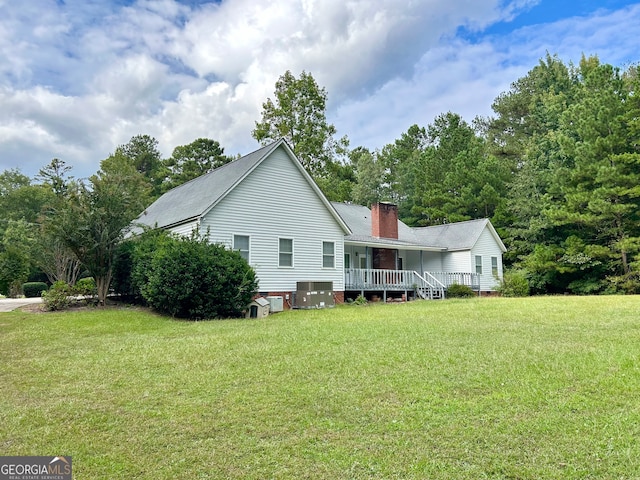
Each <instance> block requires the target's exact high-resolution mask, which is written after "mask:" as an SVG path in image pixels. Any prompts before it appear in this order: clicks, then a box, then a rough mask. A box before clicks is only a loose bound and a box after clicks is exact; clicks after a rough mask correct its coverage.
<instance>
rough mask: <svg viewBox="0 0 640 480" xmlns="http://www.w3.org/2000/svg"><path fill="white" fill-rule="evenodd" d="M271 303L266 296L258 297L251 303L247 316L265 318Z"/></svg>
mask: <svg viewBox="0 0 640 480" xmlns="http://www.w3.org/2000/svg"><path fill="white" fill-rule="evenodd" d="M269 310H270V305H269V302H268V301H267V299H266V298H264V297H258V298H256V299H255V300H254V301H253V302H251V303H250V304H249V310H248V311H247V318H264V317H267V316H268V315H269Z"/></svg>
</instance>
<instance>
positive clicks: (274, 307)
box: [267, 295, 284, 313]
mask: <svg viewBox="0 0 640 480" xmlns="http://www.w3.org/2000/svg"><path fill="white" fill-rule="evenodd" d="M267 300H268V301H269V305H271V311H272V312H274V313H275V312H282V311H283V310H284V301H283V300H282V296H281V295H273V296H269V297H267Z"/></svg>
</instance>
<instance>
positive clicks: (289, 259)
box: [278, 238, 293, 267]
mask: <svg viewBox="0 0 640 480" xmlns="http://www.w3.org/2000/svg"><path fill="white" fill-rule="evenodd" d="M278 253H279V256H278V266H279V267H293V239H291V238H281V239H280V244H279V247H278Z"/></svg>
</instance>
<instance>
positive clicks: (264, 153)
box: [134, 139, 350, 233]
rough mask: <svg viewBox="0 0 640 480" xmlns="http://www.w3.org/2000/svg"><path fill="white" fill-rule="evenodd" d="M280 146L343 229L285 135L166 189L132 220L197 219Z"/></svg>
mask: <svg viewBox="0 0 640 480" xmlns="http://www.w3.org/2000/svg"><path fill="white" fill-rule="evenodd" d="M280 147H281V148H283V149H284V150H285V152H286V153H287V156H288V157H289V159H290V160H291V161H292V163H293V164H294V165H295V166H296V167H297V168H298V169H299V170H300V172H301V173H302V176H303V178H304V179H305V181H306V182H307V183H308V184H309V186H310V187H311V188H312V189H313V191H314V192H315V193H316V195H318V196H319V197H320V199H321V200H322V202H323V203H324V204H325V206H326V208H327V209H328V210H329V211H330V213H331V214H332V216H333V217H334V218H335V219H336V222H337V223H338V224H339V225H340V226H341V228H342V229H343V230H344V231H345V233H350V230H349V227H348V226H347V225H346V224H345V223H344V221H343V220H342V218H341V217H340V216H339V215H338V214H337V212H336V211H335V209H334V208H333V206H332V205H331V203H330V202H329V201H328V200H327V199H326V197H325V196H324V195H323V193H322V192H321V190H320V188H319V187H318V186H317V185H316V183H315V182H314V181H313V179H312V178H311V176H310V175H309V174H308V173H307V171H306V170H305V169H304V167H303V166H302V165H301V164H300V162H299V161H298V159H297V158H296V156H295V154H294V153H293V151H292V150H291V148H290V147H289V146H288V144H287V142H286V141H284V139H280V140H278V141H276V142H273V143H271V144H269V145H267V146H265V147H262V148H260V149H258V150H256V151H254V152H252V153H250V154H248V155H245V156H244V157H241V158H239V159H237V160H234V161H232V162H229V163H227V164H225V165H223V166H221V167H219V168H217V169H215V170H213V171H211V172H209V173H207V174H204V175H202V176H200V177H197V178H194V179H193V180H190V181H189V182H186V183H184V184H182V185H180V186H178V187H176V188H173V189H172V190H169V191H168V192H166V193H165V194H164V195H162V196H161V197H160V198H158V199H157V200H156V201H155V202H153V203H152V204H151V205H150V206H149V207H148V208H147V209H146V210H145V211H144V212H142V213H141V214H140V216H139V217H138V218H137V219H136V220H135V221H134V223H138V224H144V225H148V226H151V227H155V226H157V227H159V228H169V227H172V226H176V225H180V224H183V223H186V222H190V221H194V220H199V219H200V218H201V217H202V216H204V215H205V214H206V213H207V212H209V211H210V210H211V209H212V208H213V207H215V205H216V204H218V203H219V202H220V201H221V200H222V199H223V198H224V197H226V196H227V194H228V193H229V192H230V191H232V190H233V189H234V188H235V187H236V186H237V185H238V184H239V183H240V182H242V180H243V179H244V178H246V177H247V176H248V175H249V174H251V172H253V171H254V170H255V169H256V168H257V166H258V165H260V163H262V162H263V161H265V160H266V159H267V158H268V157H269V156H270V155H271V153H273V152H274V151H275V150H276V149H277V148H280Z"/></svg>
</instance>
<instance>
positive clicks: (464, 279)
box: [431, 272, 480, 290]
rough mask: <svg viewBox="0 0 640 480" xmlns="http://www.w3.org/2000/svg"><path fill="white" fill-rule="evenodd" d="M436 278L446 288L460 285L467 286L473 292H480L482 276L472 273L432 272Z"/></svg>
mask: <svg viewBox="0 0 640 480" xmlns="http://www.w3.org/2000/svg"><path fill="white" fill-rule="evenodd" d="M431 275H433V276H434V277H435V278H437V279H438V281H439V282H440V283H442V284H443V285H444V286H445V287H447V288H448V287H450V286H451V285H453V284H454V283H457V284H458V285H466V286H468V287H471V289H472V290H480V275H478V274H477V273H470V272H468V273H467V272H456V273H449V272H431Z"/></svg>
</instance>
